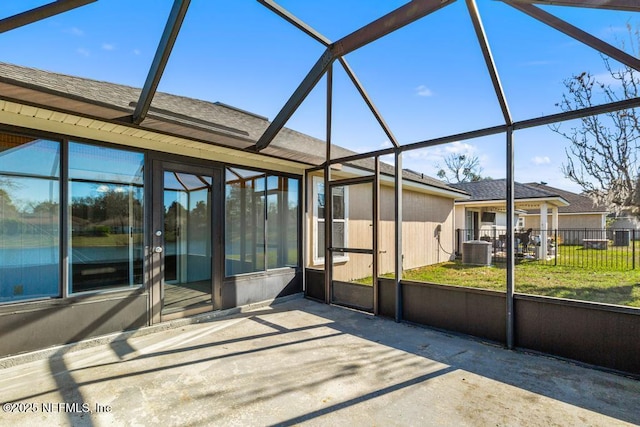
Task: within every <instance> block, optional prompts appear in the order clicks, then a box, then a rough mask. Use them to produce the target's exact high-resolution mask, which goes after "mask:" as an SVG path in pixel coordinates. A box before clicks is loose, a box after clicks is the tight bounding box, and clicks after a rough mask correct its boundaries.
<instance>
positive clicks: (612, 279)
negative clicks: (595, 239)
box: [358, 261, 640, 307]
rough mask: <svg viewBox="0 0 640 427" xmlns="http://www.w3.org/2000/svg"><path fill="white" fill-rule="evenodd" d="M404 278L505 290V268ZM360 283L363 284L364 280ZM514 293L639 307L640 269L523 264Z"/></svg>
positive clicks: (428, 271) (454, 265)
mask: <svg viewBox="0 0 640 427" xmlns="http://www.w3.org/2000/svg"><path fill="white" fill-rule="evenodd" d="M385 277H387V276H385ZM403 277H404V279H406V280H413V281H418V282H428V283H438V284H446V285H457V286H466V287H471V288H481V289H493V290H497V291H505V290H506V269H505V267H504V266H497V267H493V266H491V267H481V266H480V267H479V266H471V265H465V264H462V263H461V262H459V261H451V262H445V263H441V264H434V265H429V266H425V267H420V268H416V269H413V270H406V271H404V273H403ZM358 282H360V281H358ZM362 283H366V279H363V280H362ZM515 291H516V292H520V293H527V294H533V295H544V296H551V297H557V298H569V299H576V300H583V301H595V302H602V303H607V304H617V305H626V306H632V307H640V268H637V269H636V270H627V271H616V270H611V269H605V268H596V267H593V268H583V267H581V268H577V267H567V266H553V265H541V264H538V263H537V262H526V263H521V264H518V265H517V266H516V269H515Z"/></svg>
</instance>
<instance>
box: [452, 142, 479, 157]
mask: <svg viewBox="0 0 640 427" xmlns="http://www.w3.org/2000/svg"><path fill="white" fill-rule="evenodd" d="M444 148H445V150H446V152H447V153H455V154H469V155H471V154H474V153H475V152H476V147H474V146H473V145H471V144H468V143H466V142H460V141H455V142H452V143H451V144H447V145H446V146H445V147H444Z"/></svg>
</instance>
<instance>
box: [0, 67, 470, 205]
mask: <svg viewBox="0 0 640 427" xmlns="http://www.w3.org/2000/svg"><path fill="white" fill-rule="evenodd" d="M140 92H141V89H139V88H134V87H130V86H125V85H119V84H115V83H110V82H104V81H97V80H91V79H86V78H82V77H76V76H70V75H66V74H59V73H53V72H49V71H44V70H39V69H35V68H28V67H22V66H18V65H14V64H7V63H2V62H0V99H5V100H8V101H15V102H21V103H26V104H28V105H33V106H37V107H42V108H47V109H52V110H54V111H60V112H65V113H70V114H76V115H81V116H84V117H90V118H93V119H97V120H106V121H111V122H116V123H118V124H120V125H125V126H134V127H135V125H133V124H130V123H127V122H126V121H124V120H123V119H124V118H126V117H127V116H130V115H131V114H132V113H133V111H134V108H135V103H136V102H137V101H138V99H139V96H140ZM268 125H269V121H268V120H267V119H266V118H265V117H261V116H259V115H256V114H252V113H249V112H246V111H243V110H240V109H237V108H233V107H230V106H228V105H225V104H222V103H219V102H209V101H203V100H199V99H193V98H188V97H184V96H179V95H172V94H168V93H163V92H157V93H156V95H155V96H154V98H153V102H152V103H151V108H150V110H149V114H148V115H147V118H146V119H145V120H144V121H143V122H142V124H141V125H139V126H137V127H138V128H141V129H145V130H150V131H158V132H161V133H166V134H169V135H174V136H178V137H183V138H188V139H193V140H196V141H200V142H204V143H208V144H214V145H220V146H226V147H230V148H235V149H241V150H242V149H246V148H249V147H251V146H252V145H253V144H255V142H256V141H257V140H258V138H260V136H261V135H262V133H263V132H264V130H265V129H266V128H267V126H268ZM331 151H332V157H333V158H339V157H346V156H350V155H353V154H357V153H355V152H353V151H351V150H348V149H345V148H343V147H339V146H336V145H332V146H331ZM261 154H264V155H269V156H273V157H278V158H282V159H286V160H291V161H295V162H300V163H305V164H309V165H320V164H322V163H323V162H324V159H325V155H326V145H325V142H324V141H322V140H320V139H317V138H314V137H311V136H309V135H305V134H303V133H300V132H297V131H294V130H292V129H288V128H283V129H282V130H281V131H280V133H279V134H278V135H277V136H276V138H275V139H274V141H273V143H272V144H271V145H270V146H269V147H267V148H266V149H265V150H263V151H261ZM349 165H351V166H355V167H358V168H361V169H366V170H372V169H373V161H372V160H371V159H364V160H356V161H353V162H349ZM380 171H381V173H383V174H388V175H392V174H393V173H394V167H393V166H392V165H389V164H386V163H382V162H381V166H380ZM403 178H404V179H407V180H411V181H414V182H418V183H420V184H424V185H427V186H431V187H435V188H439V189H443V190H447V191H450V192H453V193H457V194H460V195H466V193H465V191H464V190H463V189H459V188H456V187H453V186H450V185H447V184H446V183H444V182H442V181H439V180H437V179H435V178H431V177H428V176H424V175H422V174H417V173H413V172H412V171H406V170H405V171H403Z"/></svg>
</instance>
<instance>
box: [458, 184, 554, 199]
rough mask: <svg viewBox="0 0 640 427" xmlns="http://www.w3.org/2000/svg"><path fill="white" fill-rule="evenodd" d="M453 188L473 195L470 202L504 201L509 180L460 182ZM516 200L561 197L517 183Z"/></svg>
mask: <svg viewBox="0 0 640 427" xmlns="http://www.w3.org/2000/svg"><path fill="white" fill-rule="evenodd" d="M449 185H450V186H451V187H454V188H459V189H461V190H464V191H466V192H467V193H469V194H470V195H471V198H470V199H469V200H466V201H468V202H474V201H475V202H478V201H488V200H504V199H505V198H506V189H507V180H506V179H492V180H485V181H474V182H460V183H456V184H449ZM514 193H515V198H516V200H517V199H541V198H550V197H561V195H560V194H558V193H557V192H554V191H549V190H546V189H541V188H535V187H532V186H529V185H525V184H520V183H519V182H516V183H515V186H514Z"/></svg>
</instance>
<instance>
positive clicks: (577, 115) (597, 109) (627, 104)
mask: <svg viewBox="0 0 640 427" xmlns="http://www.w3.org/2000/svg"><path fill="white" fill-rule="evenodd" d="M638 107H640V97H638V98H631V99H625V100H623V101H616V102H610V103H608V104H602V105H596V106H594V107H587V108H581V109H579V110H573V111H564V112H562V113H558V114H551V115H548V116H542V117H537V118H535V119H529V120H522V121H519V122H515V123H514V124H513V128H514V129H528V128H532V127H536V126H545V125H551V124H554V123H560V122H564V121H567V120H575V119H582V118H584V117H589V116H597V115H598V114H605V113H611V112H613V111H620V110H626V109H628V108H638Z"/></svg>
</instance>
